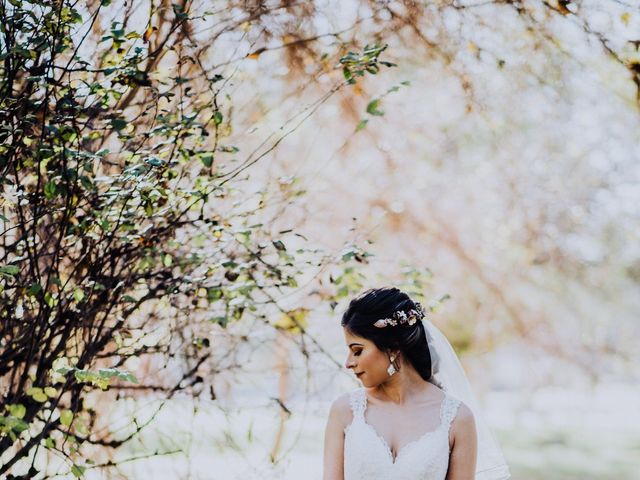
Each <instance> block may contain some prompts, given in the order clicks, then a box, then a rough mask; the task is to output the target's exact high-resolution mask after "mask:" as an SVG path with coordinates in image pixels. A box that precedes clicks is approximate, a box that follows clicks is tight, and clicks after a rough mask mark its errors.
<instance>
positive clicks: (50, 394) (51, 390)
mask: <svg viewBox="0 0 640 480" xmlns="http://www.w3.org/2000/svg"><path fill="white" fill-rule="evenodd" d="M44 393H45V394H46V395H47V397H51V398H53V397H55V396H56V395H58V391H57V390H56V389H55V388H53V387H44Z"/></svg>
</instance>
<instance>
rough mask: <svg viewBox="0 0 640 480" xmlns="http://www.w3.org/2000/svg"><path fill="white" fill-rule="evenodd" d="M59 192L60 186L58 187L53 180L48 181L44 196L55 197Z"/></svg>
mask: <svg viewBox="0 0 640 480" xmlns="http://www.w3.org/2000/svg"><path fill="white" fill-rule="evenodd" d="M57 193H58V188H57V187H56V184H55V183H54V182H53V181H49V182H47V184H46V185H45V186H44V196H45V197H47V199H49V200H51V199H52V198H55V196H56V194H57Z"/></svg>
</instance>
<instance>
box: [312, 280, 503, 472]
mask: <svg viewBox="0 0 640 480" xmlns="http://www.w3.org/2000/svg"><path fill="white" fill-rule="evenodd" d="M342 327H343V329H344V336H345V341H346V344H347V347H348V350H349V353H348V357H347V361H346V365H345V366H346V367H347V368H349V369H351V370H352V371H353V373H354V374H355V375H356V377H358V379H359V380H360V382H361V383H362V385H363V388H360V389H357V390H354V391H352V392H351V393H349V394H345V395H342V396H341V397H339V398H338V399H337V400H335V401H334V403H333V405H332V406H331V411H330V413H329V419H328V421H327V427H326V431H325V440H324V475H323V479H324V480H365V479H366V480H382V479H389V480H391V479H393V480H404V479H406V480H409V479H410V480H418V479H422V480H445V479H446V480H504V479H508V478H510V475H509V469H508V467H507V465H506V464H505V462H504V458H503V456H502V453H501V452H500V448H499V447H498V445H497V443H495V441H494V439H493V437H492V436H491V433H490V432H489V430H488V428H487V427H486V426H485V424H484V422H483V421H482V419H481V418H480V416H479V414H478V409H477V404H476V402H475V399H474V396H473V393H472V392H471V389H470V387H469V384H468V382H467V379H466V376H465V374H464V372H463V370H462V367H461V366H460V362H459V361H458V358H457V356H456V354H455V352H454V351H453V349H452V348H451V345H450V344H449V342H448V341H447V339H446V338H445V337H444V335H442V333H441V332H440V331H439V330H438V329H437V328H436V327H435V326H433V325H432V324H431V323H430V322H428V321H427V320H425V319H424V313H423V311H422V307H421V306H420V304H419V303H416V302H414V301H413V300H411V298H410V297H409V296H408V295H407V294H406V293H404V292H402V291H400V290H398V289H397V288H381V289H373V290H368V291H366V292H364V293H363V294H362V295H360V296H359V297H357V298H355V299H353V300H352V301H351V303H350V304H349V307H348V308H347V310H346V312H345V313H344V315H343V316H342Z"/></svg>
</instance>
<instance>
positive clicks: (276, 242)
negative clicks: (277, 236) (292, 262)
mask: <svg viewBox="0 0 640 480" xmlns="http://www.w3.org/2000/svg"><path fill="white" fill-rule="evenodd" d="M271 243H273V246H274V247H276V250H278V251H280V252H284V251H286V250H287V247H285V245H284V243H282V240H273V242H271Z"/></svg>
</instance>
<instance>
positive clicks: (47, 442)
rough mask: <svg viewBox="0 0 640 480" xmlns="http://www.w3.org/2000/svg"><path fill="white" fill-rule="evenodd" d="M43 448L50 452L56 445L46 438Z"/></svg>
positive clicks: (51, 439) (49, 438)
mask: <svg viewBox="0 0 640 480" xmlns="http://www.w3.org/2000/svg"><path fill="white" fill-rule="evenodd" d="M44 446H45V447H46V448H48V449H49V450H52V449H54V448H55V446H56V443H55V442H54V441H53V438H51V437H47V439H46V440H45V441H44Z"/></svg>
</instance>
